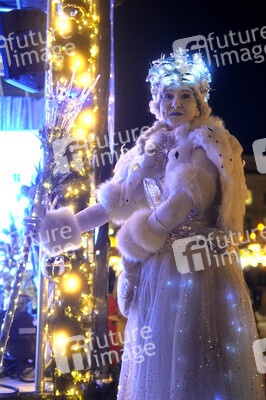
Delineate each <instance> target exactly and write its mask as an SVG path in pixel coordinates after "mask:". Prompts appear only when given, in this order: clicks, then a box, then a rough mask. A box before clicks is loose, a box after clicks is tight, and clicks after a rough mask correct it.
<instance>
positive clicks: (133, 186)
mask: <svg viewBox="0 0 266 400" xmlns="http://www.w3.org/2000/svg"><path fill="white" fill-rule="evenodd" d="M144 135H145V137H143V135H142V137H140V138H139V139H138V141H137V143H136V145H135V146H134V147H133V148H132V149H131V150H130V151H129V152H127V153H126V154H124V155H122V156H121V158H120V159H119V161H118V163H117V165H116V168H115V171H114V177H113V178H112V179H110V180H109V181H107V182H104V183H103V184H102V185H100V187H99V188H98V190H97V198H98V200H99V201H100V202H101V203H102V204H103V205H104V207H105V209H106V211H107V212H108V213H109V215H110V216H111V217H112V219H113V220H114V221H115V222H117V223H119V224H121V223H123V222H124V221H126V220H127V219H128V218H129V217H130V216H131V215H132V214H133V213H134V212H135V211H136V210H138V209H142V208H147V207H148V205H147V202H146V199H145V194H144V190H143V189H142V191H141V187H143V178H145V177H149V174H150V173H151V172H154V176H155V177H156V173H158V175H161V176H162V175H165V182H166V183H167V182H168V186H169V187H168V188H166V190H168V191H170V192H171V191H172V190H175V187H176V188H178V181H180V180H181V179H182V178H183V176H182V174H183V172H182V171H185V170H186V165H188V164H186V163H187V161H186V160H184V162H183V163H182V168H180V159H181V160H182V157H181V158H180V159H179V166H178V168H177V167H175V164H173V163H172V162H171V160H173V155H175V154H176V153H177V151H179V152H180V151H181V152H182V149H186V150H185V151H187V152H188V153H190V154H191V152H192V151H193V150H194V149H196V148H197V147H202V148H203V149H204V150H205V152H206V155H207V158H208V159H209V160H210V161H211V162H212V163H213V164H214V165H215V166H216V168H217V170H218V172H219V175H220V181H221V188H222V201H221V205H220V209H219V217H218V221H217V224H219V225H220V226H221V227H222V228H223V229H225V230H226V231H227V232H228V231H230V230H232V231H234V232H242V231H243V217H244V214H245V199H246V197H247V187H246V184H245V178H244V171H243V167H244V164H243V162H242V159H241V154H242V151H243V149H242V147H241V145H240V143H239V142H238V140H237V139H236V138H235V137H234V136H232V135H231V134H230V133H229V132H228V131H227V130H226V129H225V128H224V125H223V122H222V120H220V119H219V118H216V117H209V118H205V119H200V118H198V119H196V120H195V121H194V122H193V123H185V124H182V125H181V126H179V127H177V128H176V129H175V130H172V131H169V130H167V126H166V125H165V124H164V123H162V122H160V121H157V122H156V123H155V124H154V125H153V126H152V127H151V128H150V129H149V130H148V131H147V132H146V133H145V134H144ZM162 135H172V136H174V137H175V138H176V139H177V145H176V146H173V148H172V149H171V151H169V153H168V157H167V161H166V165H165V166H164V167H162V168H163V170H162V169H161V170H158V168H157V170H156V168H155V166H154V154H153V155H151V154H148V149H149V148H151V145H152V144H155V147H154V148H155V152H156V144H157V143H158V142H160V140H161V137H162ZM180 149H181V150H180ZM185 151H184V152H185ZM180 171H181V172H180ZM188 185H189V182H188ZM206 189H207V188H206ZM136 193H140V195H139V196H136ZM203 206H204V205H203ZM202 208H204V207H202Z"/></svg>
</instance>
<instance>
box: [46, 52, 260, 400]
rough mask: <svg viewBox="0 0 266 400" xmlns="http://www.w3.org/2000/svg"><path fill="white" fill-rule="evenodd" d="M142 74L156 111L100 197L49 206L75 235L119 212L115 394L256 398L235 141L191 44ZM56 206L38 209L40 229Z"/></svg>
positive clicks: (122, 399) (175, 399) (160, 398)
mask: <svg viewBox="0 0 266 400" xmlns="http://www.w3.org/2000/svg"><path fill="white" fill-rule="evenodd" d="M148 80H149V81H150V83H151V91H152V95H153V100H152V101H151V103H150V108H151V112H153V113H154V114H155V115H156V117H157V119H158V121H157V122H156V123H155V124H154V125H153V126H152V127H151V128H150V129H149V130H148V131H147V132H146V133H145V134H143V135H142V136H140V138H139V139H138V141H137V143H136V145H135V147H134V148H132V149H131V150H130V151H129V152H128V153H126V154H124V155H123V156H122V157H121V158H120V160H119V161H118V163H117V166H116V168H115V173H114V177H113V178H112V179H111V180H109V181H107V182H105V183H103V184H102V185H101V186H100V187H99V189H98V204H97V205H95V206H92V207H89V208H87V209H85V210H83V211H81V212H80V213H78V214H76V216H73V215H70V214H71V212H70V211H67V210H61V211H60V210H59V211H58V210H57V212H58V215H59V213H60V212H61V214H62V215H63V214H64V216H63V219H64V223H65V224H68V225H69V226H71V229H72V234H73V235H72V240H71V241H72V244H73V246H74V247H75V246H78V245H79V244H80V238H79V235H80V232H81V231H86V230H89V229H92V228H94V227H96V226H100V225H102V224H103V223H105V222H107V221H108V220H110V219H112V220H114V221H119V222H120V223H121V224H122V227H121V229H120V230H119V232H118V247H119V249H120V251H121V254H122V262H123V266H124V270H123V272H122V274H121V275H120V277H119V282H118V300H119V307H120V310H121V312H122V313H123V314H124V315H125V316H126V317H127V318H128V322H127V326H126V332H125V339H126V342H125V349H124V354H123V358H122V369H121V374H120V383H119V391H118V399H119V400H170V399H171V400H262V399H264V398H265V397H264V388H263V381H262V376H261V375H260V374H259V373H258V371H257V368H256V364H255V358H254V354H253V351H252V345H253V342H254V341H255V340H256V339H257V332H256V326H255V321H254V317H253V312H252V308H251V303H250V300H249V296H248V293H247V289H246V285H245V282H244V279H243V274H242V270H241V266H240V265H239V259H238V253H237V250H236V245H237V240H238V237H239V236H240V235H241V233H242V229H243V216H244V213H245V196H246V186H245V180H244V174H243V163H242V160H241V153H242V147H241V146H240V144H239V142H238V141H237V139H236V138H235V137H233V136H232V135H230V133H229V132H228V131H227V130H225V128H224V126H223V122H222V121H221V120H220V119H218V118H215V117H211V116H210V112H211V110H210V108H209V106H208V103H207V99H208V93H209V90H210V87H209V81H210V76H209V73H208V71H207V69H206V66H205V65H204V63H203V61H202V60H201V58H200V57H199V56H197V55H196V56H194V57H193V59H191V58H189V56H188V54H187V53H186V52H185V51H182V50H181V49H179V50H178V51H175V53H174V54H171V57H170V58H168V59H165V58H164V57H162V58H161V59H160V60H157V61H155V62H154V63H153V66H152V68H151V69H150V73H149V76H148ZM53 213H54V212H52V213H48V214H47V216H46V217H45V219H44V220H43V221H42V224H41V233H42V235H43V236H44V233H45V231H47V229H51V226H54V214H53ZM59 219H60V218H59ZM58 221H59V220H58ZM58 221H57V223H58V224H59V225H60V223H61V222H58ZM64 239H65V238H64ZM60 240H61V242H60V245H61V246H64V245H65V244H66V241H65V240H62V238H61V239H60ZM67 242H69V237H68V240H67ZM54 245H55V242H53V243H49V244H47V245H46V247H47V250H48V251H49V252H51V251H52V248H53V246H54ZM56 245H57V246H58V241H57V242H56Z"/></svg>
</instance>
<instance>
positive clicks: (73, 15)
mask: <svg viewBox="0 0 266 400" xmlns="http://www.w3.org/2000/svg"><path fill="white" fill-rule="evenodd" d="M58 10H59V13H62V14H63V15H64V16H65V17H67V18H70V19H74V20H76V21H83V20H84V19H85V17H86V14H87V13H88V12H89V4H88V1H87V0H75V2H74V1H73V0H72V1H71V0H70V1H69V0H60V1H59V4H58Z"/></svg>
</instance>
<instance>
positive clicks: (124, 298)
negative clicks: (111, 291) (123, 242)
mask: <svg viewBox="0 0 266 400" xmlns="http://www.w3.org/2000/svg"><path fill="white" fill-rule="evenodd" d="M122 262H123V261H122ZM126 264H127V267H125V262H123V265H124V270H123V271H122V272H121V274H120V275H119V277H118V283H117V302H118V307H119V309H120V312H121V314H123V315H124V316H125V317H126V318H127V317H128V313H129V309H130V307H132V305H133V304H134V301H135V298H136V295H137V288H138V283H139V269H140V263H133V262H129V261H126ZM129 265H130V267H133V269H134V271H130V272H129V271H128V270H126V268H128V266H129Z"/></svg>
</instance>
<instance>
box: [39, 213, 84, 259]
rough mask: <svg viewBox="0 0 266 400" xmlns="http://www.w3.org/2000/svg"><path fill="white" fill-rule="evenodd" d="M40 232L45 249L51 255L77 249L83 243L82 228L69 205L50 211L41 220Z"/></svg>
mask: <svg viewBox="0 0 266 400" xmlns="http://www.w3.org/2000/svg"><path fill="white" fill-rule="evenodd" d="M39 232H40V237H41V243H42V247H43V249H44V250H46V251H47V253H49V254H51V255H56V254H60V253H63V252H65V251H69V250H76V249H78V248H79V247H80V246H81V244H82V237H81V228H80V226H79V224H78V222H77V219H76V217H75V215H74V213H73V210H72V209H71V208H68V207H61V208H59V209H58V210H53V211H48V212H47V213H46V214H45V216H44V218H43V219H42V220H41V224H40V230H39Z"/></svg>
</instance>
